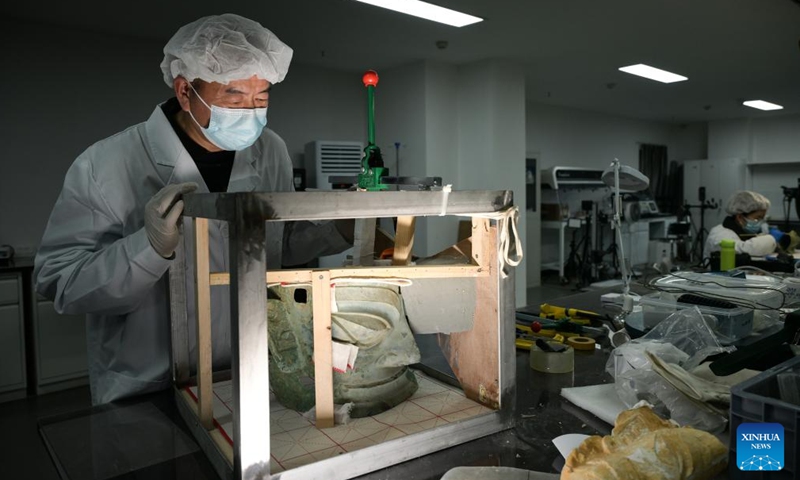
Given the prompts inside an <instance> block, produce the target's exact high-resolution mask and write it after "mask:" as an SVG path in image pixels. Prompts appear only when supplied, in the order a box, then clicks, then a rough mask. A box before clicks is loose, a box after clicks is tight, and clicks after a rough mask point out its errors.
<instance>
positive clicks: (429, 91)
mask: <svg viewBox="0 0 800 480" xmlns="http://www.w3.org/2000/svg"><path fill="white" fill-rule="evenodd" d="M379 73H381V72H379ZM376 97H377V98H376V110H377V112H376V122H377V124H378V126H377V129H376V142H377V143H378V145H379V146H380V147H381V150H382V151H383V153H384V159H385V160H386V162H385V163H386V165H387V166H388V167H389V168H390V169H393V171H396V168H395V167H396V165H395V162H394V142H398V143H400V144H401V147H400V174H401V175H402V176H440V177H442V179H443V183H444V184H451V185H453V188H454V189H456V190H513V191H514V192H515V194H516V195H515V198H514V203H515V204H516V205H518V206H519V207H520V209H521V210H522V211H524V208H525V204H524V186H525V184H524V168H525V114H524V104H525V92H524V80H523V76H522V74H521V73H519V72H518V71H517V70H515V69H514V68H513V67H510V66H508V65H505V64H502V63H500V62H495V61H486V62H481V63H480V64H475V65H466V66H454V65H447V64H441V63H435V62H417V63H414V64H411V65H407V66H404V67H400V68H396V69H392V70H389V71H387V72H385V73H381V81H380V83H379V86H378V92H377V94H376ZM459 220H463V219H460V218H458V217H452V216H445V217H438V216H431V217H427V218H421V219H418V220H417V231H416V235H415V239H414V242H415V243H414V252H415V254H417V255H431V254H434V253H437V252H439V251H441V250H442V249H444V248H447V247H449V246H450V245H452V244H454V243H455V242H456V239H457V232H458V221H459ZM520 226H521V228H523V229H524V215H522V216H521V223H520ZM523 232H524V230H523ZM523 241H524V238H523ZM516 278H517V292H516V294H517V304H518V305H524V304H525V266H524V265H520V267H518V268H517V270H516Z"/></svg>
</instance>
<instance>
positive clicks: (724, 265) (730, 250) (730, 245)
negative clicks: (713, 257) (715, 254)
mask: <svg viewBox="0 0 800 480" xmlns="http://www.w3.org/2000/svg"><path fill="white" fill-rule="evenodd" d="M719 247H720V254H719V269H720V270H721V271H723V272H727V271H728V270H733V268H734V267H735V266H736V248H735V247H736V242H734V241H733V240H722V241H721V242H719Z"/></svg>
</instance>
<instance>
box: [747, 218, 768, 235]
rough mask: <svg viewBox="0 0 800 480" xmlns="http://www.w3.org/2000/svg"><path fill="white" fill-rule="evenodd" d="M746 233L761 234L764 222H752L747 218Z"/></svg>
mask: <svg viewBox="0 0 800 480" xmlns="http://www.w3.org/2000/svg"><path fill="white" fill-rule="evenodd" d="M745 221H746V222H747V223H745V225H744V231H745V232H747V233H761V226H762V225H763V224H764V221H763V220H750V219H749V218H745Z"/></svg>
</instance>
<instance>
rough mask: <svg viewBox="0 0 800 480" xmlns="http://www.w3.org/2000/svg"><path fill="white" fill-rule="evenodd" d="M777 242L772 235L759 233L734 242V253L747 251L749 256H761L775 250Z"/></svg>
mask: <svg viewBox="0 0 800 480" xmlns="http://www.w3.org/2000/svg"><path fill="white" fill-rule="evenodd" d="M777 246H778V244H777V243H776V242H775V238H774V237H773V236H772V235H759V236H757V237H753V238H751V239H749V240H746V241H744V242H742V241H741V240H740V241H739V242H737V244H736V253H747V254H749V255H750V256H751V257H763V256H764V255H769V254H770V253H774V252H775V247H777Z"/></svg>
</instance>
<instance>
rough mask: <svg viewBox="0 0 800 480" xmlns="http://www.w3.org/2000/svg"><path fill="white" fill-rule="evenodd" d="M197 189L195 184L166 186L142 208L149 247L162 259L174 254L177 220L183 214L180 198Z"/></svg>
mask: <svg viewBox="0 0 800 480" xmlns="http://www.w3.org/2000/svg"><path fill="white" fill-rule="evenodd" d="M195 189H197V184H196V183H193V182H190V183H179V184H176V185H167V186H166V187H164V188H162V189H161V190H159V191H158V193H156V194H155V195H153V198H151V199H150V201H149V202H147V205H145V207H144V228H145V231H146V232H147V239H148V240H150V245H152V246H153V249H154V250H155V251H156V252H158V254H159V255H161V256H162V257H164V258H170V257H171V256H172V254H173V253H175V248H176V247H177V246H178V241H179V240H180V235H179V233H178V220H179V219H180V215H181V213H182V212H183V200H181V196H182V195H184V194H186V193H191V192H193V191H195Z"/></svg>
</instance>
